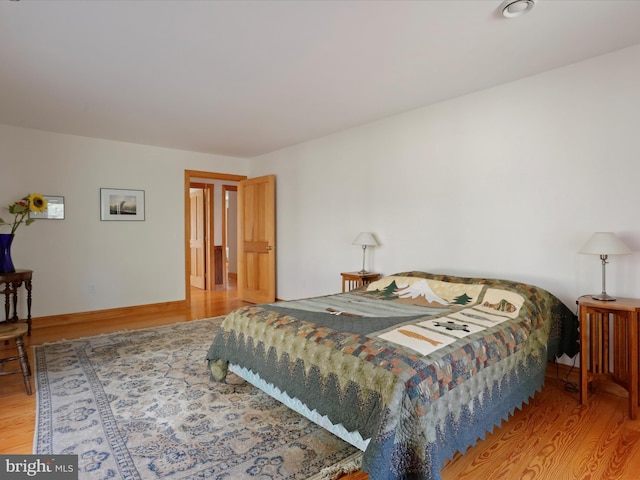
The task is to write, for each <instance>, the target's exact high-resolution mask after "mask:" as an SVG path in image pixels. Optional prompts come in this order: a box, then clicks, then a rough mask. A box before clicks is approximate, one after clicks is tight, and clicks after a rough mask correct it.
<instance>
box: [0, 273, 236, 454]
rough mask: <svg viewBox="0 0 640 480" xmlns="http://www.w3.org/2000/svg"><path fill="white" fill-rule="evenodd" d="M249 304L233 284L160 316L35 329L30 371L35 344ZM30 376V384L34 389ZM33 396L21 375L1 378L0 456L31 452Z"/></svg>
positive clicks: (8, 351)
mask: <svg viewBox="0 0 640 480" xmlns="http://www.w3.org/2000/svg"><path fill="white" fill-rule="evenodd" d="M242 305H248V304H247V303H245V302H242V301H240V300H238V299H237V297H236V290H235V287H234V286H233V285H231V288H229V289H228V290H222V289H220V290H215V291H206V290H199V289H195V288H194V289H192V290H191V306H190V307H185V308H173V309H167V310H165V311H163V312H162V313H158V312H155V313H153V314H149V315H140V314H136V315H134V316H131V317H121V318H117V319H113V318H112V319H110V320H109V321H108V322H101V321H92V322H86V323H82V324H79V323H74V324H70V325H64V326H57V327H39V328H35V325H36V324H35V323H34V328H33V330H32V332H31V337H24V341H25V346H26V347H27V350H28V352H29V362H30V364H31V366H32V370H33V365H34V361H33V349H32V348H31V347H32V346H34V345H41V344H43V343H47V342H55V341H58V340H63V339H67V340H72V339H74V338H81V337H87V336H92V335H99V334H102V333H112V332H117V331H122V330H134V329H138V328H148V327H155V326H158V325H167V324H170V323H177V322H188V321H190V320H197V319H201V318H209V317H216V316H218V315H224V314H226V313H228V312H230V311H231V310H233V309H235V308H237V307H239V306H242ZM0 354H1V355H2V356H4V357H7V356H11V355H15V345H14V344H13V343H12V344H11V345H9V346H5V345H0ZM16 365H17V364H16V362H13V364H7V368H11V369H14V368H18V367H17V366H16ZM33 383H34V382H33V377H32V379H31V384H32V386H33ZM35 411H36V395H35V388H34V394H33V395H31V396H28V395H27V394H26V392H25V388H24V382H23V380H22V375H19V374H18V375H8V376H3V377H0V454H11V453H31V452H32V446H33V433H34V426H35Z"/></svg>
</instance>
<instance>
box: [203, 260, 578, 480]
mask: <svg viewBox="0 0 640 480" xmlns="http://www.w3.org/2000/svg"><path fill="white" fill-rule="evenodd" d="M566 337H569V340H567V339H566ZM574 339H575V346H574V345H573V342H574ZM561 345H568V346H569V347H568V348H565V349H564V350H565V351H564V352H563V351H562V349H561V348H560V346H561ZM576 348H577V320H576V318H575V315H574V314H573V313H572V312H571V311H570V310H569V309H568V308H567V307H566V306H565V305H564V304H562V302H560V301H559V300H558V299H557V298H556V297H554V296H553V295H552V294H550V293H549V292H547V291H545V290H543V289H540V288H538V287H535V286H532V285H527V284H522V283H517V282H512V281H505V280H496V279H482V278H463V277H453V276H444V275H436V274H430V273H425V272H404V273H399V274H396V275H392V276H389V277H385V278H383V279H381V280H379V281H376V282H373V283H371V284H369V285H368V286H367V287H363V288H362V289H359V290H355V291H351V292H348V293H342V294H337V295H329V296H324V297H316V298H310V299H302V300H296V301H290V302H277V303H273V304H267V305H260V306H250V307H243V308H240V309H237V310H235V311H234V312H232V313H230V314H229V315H228V316H227V318H226V319H225V320H224V322H223V324H222V326H221V328H220V330H219V331H218V333H217V334H216V337H215V338H214V340H213V342H212V344H211V347H210V349H209V352H208V355H207V361H208V362H209V368H210V371H211V374H212V377H213V378H214V379H215V380H218V381H223V380H224V378H225V376H226V372H227V365H228V363H229V362H231V363H234V364H238V365H240V366H242V367H244V368H247V369H249V370H251V371H252V372H254V373H256V374H258V375H259V376H260V377H261V378H262V379H263V380H265V381H266V382H269V383H272V384H273V385H275V386H276V387H278V388H279V389H280V390H283V391H286V393H287V394H288V395H289V396H291V397H294V398H297V399H299V400H300V401H302V402H303V403H304V404H305V405H306V406H307V407H309V409H312V410H313V409H315V410H317V411H318V412H319V413H320V414H322V415H326V416H327V417H328V418H329V419H331V421H332V422H333V423H334V424H342V425H343V426H344V427H345V428H346V429H347V430H348V431H357V432H359V433H360V435H361V436H362V437H363V438H365V439H366V438H370V442H369V444H368V446H367V448H366V450H365V452H364V456H363V470H365V471H367V472H368V473H369V477H370V478H371V480H378V479H380V480H382V479H412V478H416V479H429V480H430V479H435V480H437V479H440V478H441V476H440V470H441V468H442V466H443V465H444V462H445V461H446V459H448V458H450V457H452V456H453V454H454V453H455V452H456V451H460V452H464V451H465V450H466V449H467V448H468V447H469V446H471V445H473V444H475V442H476V441H477V440H478V439H481V438H484V436H485V435H486V432H490V431H492V430H493V428H494V426H499V425H500V423H501V422H502V421H503V420H507V418H508V416H509V414H511V413H513V411H514V410H515V408H520V407H521V406H522V404H523V403H524V402H527V401H528V399H529V398H531V397H532V396H533V395H534V394H535V392H536V391H539V390H540V388H541V387H542V385H543V382H544V372H545V368H546V363H547V359H551V358H553V357H554V356H555V355H560V354H561V353H568V354H569V355H572V354H573V355H575V353H574V350H575V349H576Z"/></svg>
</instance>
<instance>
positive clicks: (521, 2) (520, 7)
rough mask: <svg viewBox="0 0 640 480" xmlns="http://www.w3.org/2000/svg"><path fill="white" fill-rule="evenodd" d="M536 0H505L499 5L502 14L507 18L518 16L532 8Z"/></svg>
mask: <svg viewBox="0 0 640 480" xmlns="http://www.w3.org/2000/svg"><path fill="white" fill-rule="evenodd" d="M535 4H536V0H506V1H504V2H502V5H500V10H501V11H502V15H503V16H505V17H507V18H514V17H519V16H520V15H524V14H525V13H527V12H530V11H531V9H533V6H534V5H535Z"/></svg>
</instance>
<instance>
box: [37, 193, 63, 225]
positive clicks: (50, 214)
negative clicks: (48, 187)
mask: <svg viewBox="0 0 640 480" xmlns="http://www.w3.org/2000/svg"><path fill="white" fill-rule="evenodd" d="M42 196H43V197H44V199H45V200H46V201H47V208H46V209H45V210H44V211H42V212H29V218H33V219H43V220H64V197H60V196H58V195H42Z"/></svg>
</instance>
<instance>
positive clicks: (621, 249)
mask: <svg viewBox="0 0 640 480" xmlns="http://www.w3.org/2000/svg"><path fill="white" fill-rule="evenodd" d="M579 253H586V254H590V255H600V260H602V293H601V294H600V295H592V298H593V299H594V300H602V301H605V302H610V301H613V300H615V297H612V296H611V295H607V289H606V276H605V267H606V265H607V263H608V262H607V256H608V255H626V254H628V253H631V250H629V247H627V246H626V245H625V244H624V243H623V242H622V240H620V239H619V238H618V237H616V236H615V235H614V234H613V233H611V232H596V233H594V234H593V235H591V238H589V240H587V243H585V244H584V245H583V246H582V248H581V249H580V250H579Z"/></svg>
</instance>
